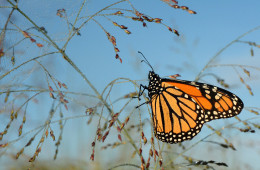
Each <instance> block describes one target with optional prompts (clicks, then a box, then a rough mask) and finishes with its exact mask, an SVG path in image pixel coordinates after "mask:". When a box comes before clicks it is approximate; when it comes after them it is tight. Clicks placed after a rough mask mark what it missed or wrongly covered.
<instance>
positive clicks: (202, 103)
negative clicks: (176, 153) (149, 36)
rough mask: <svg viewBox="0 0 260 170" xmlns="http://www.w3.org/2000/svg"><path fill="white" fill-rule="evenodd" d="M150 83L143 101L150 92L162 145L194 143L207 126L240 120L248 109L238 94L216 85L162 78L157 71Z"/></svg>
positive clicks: (155, 123)
mask: <svg viewBox="0 0 260 170" xmlns="http://www.w3.org/2000/svg"><path fill="white" fill-rule="evenodd" d="M139 53H141V52H139ZM141 54H142V53H141ZM142 55H143V54H142ZM143 57H144V56H143ZM144 58H145V57H144ZM142 61H144V60H142ZM145 62H146V63H147V64H148V65H149V66H150V67H151V65H150V63H149V62H148V61H147V59H146V58H145ZM151 68H152V67H151ZM148 79H149V85H148V86H144V85H142V84H141V85H140V91H139V97H140V96H141V95H142V93H143V92H144V90H148V96H149V98H150V100H149V101H148V103H149V104H150V105H151V109H152V117H153V118H152V119H153V127H154V133H155V136H156V137H157V138H158V139H159V140H161V141H162V142H167V143H179V142H183V141H185V140H191V139H192V138H193V137H194V136H196V135H197V134H198V133H199V132H200V130H201V128H202V126H203V124H204V123H206V122H209V121H211V120H215V119H223V118H230V117H233V116H236V115H238V114H239V113H240V112H241V111H242V109H243V107H244V104H243V102H242V100H241V99H240V98H239V97H237V96H236V95H235V94H233V93H231V92H229V91H227V90H224V89H222V88H219V87H216V86H213V85H209V84H205V83H198V82H193V81H186V80H178V79H166V78H161V77H160V76H159V75H158V74H156V73H155V72H154V70H153V68H152V71H150V72H149V74H148ZM142 88H143V90H141V89H142Z"/></svg>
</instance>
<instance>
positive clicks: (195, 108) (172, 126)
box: [151, 88, 204, 143]
mask: <svg viewBox="0 0 260 170" xmlns="http://www.w3.org/2000/svg"><path fill="white" fill-rule="evenodd" d="M151 107H152V112H153V123H154V129H155V135H156V137H157V138H158V139H159V140H161V141H163V142H168V143H178V142H182V141H184V140H190V139H192V138H193V137H194V136H196V135H197V134H198V133H199V132H200V130H201V128H202V126H203V123H204V110H203V109H202V108H201V107H200V105H199V104H198V103H197V102H196V101H195V100H193V99H192V98H191V97H190V96H189V95H187V94H186V93H184V92H182V91H180V90H177V89H174V88H166V89H165V91H163V92H162V93H161V94H157V95H154V97H153V98H152V99H151Z"/></svg>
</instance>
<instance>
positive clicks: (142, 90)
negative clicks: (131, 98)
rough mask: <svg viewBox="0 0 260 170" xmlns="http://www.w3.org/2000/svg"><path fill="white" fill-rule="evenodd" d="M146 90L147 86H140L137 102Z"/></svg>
mask: <svg viewBox="0 0 260 170" xmlns="http://www.w3.org/2000/svg"><path fill="white" fill-rule="evenodd" d="M142 88H143V89H142ZM147 89H148V87H147V86H144V85H142V84H140V88H139V94H138V99H139V100H141V99H140V96H142V94H143V93H144V91H145V90H147Z"/></svg>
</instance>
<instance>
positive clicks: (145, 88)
mask: <svg viewBox="0 0 260 170" xmlns="http://www.w3.org/2000/svg"><path fill="white" fill-rule="evenodd" d="M147 89H148V87H147V86H144V85H142V84H141V85H140V89H139V94H138V99H139V101H140V100H141V99H140V96H142V95H143V93H144V91H145V90H147ZM149 102H150V101H146V102H144V103H142V104H140V105H138V106H136V108H139V107H140V106H142V105H144V104H148V103H149Z"/></svg>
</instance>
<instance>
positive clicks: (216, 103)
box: [162, 79, 244, 122]
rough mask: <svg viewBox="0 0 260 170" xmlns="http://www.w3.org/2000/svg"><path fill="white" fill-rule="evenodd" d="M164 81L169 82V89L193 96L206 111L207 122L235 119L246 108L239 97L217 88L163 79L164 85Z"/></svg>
mask: <svg viewBox="0 0 260 170" xmlns="http://www.w3.org/2000/svg"><path fill="white" fill-rule="evenodd" d="M164 81H167V82H168V83H167V84H169V85H170V86H168V87H169V88H173V87H175V88H178V89H179V90H181V91H183V92H185V93H187V94H188V95H189V96H191V97H192V98H193V99H194V100H195V101H196V102H197V103H198V104H199V105H200V106H201V107H202V108H203V110H204V111H205V121H206V122H208V121H211V120H214V119H222V118H229V117H234V116H236V115H238V114H239V113H240V112H241V111H242V109H243V107H244V104H243V102H242V100H241V99H240V98H239V97H237V96H236V95H235V94H233V93H231V92H229V91H227V90H224V89H222V88H219V87H216V86H212V85H209V84H204V83H197V82H191V81H183V80H168V79H162V83H163V82H164ZM169 81H170V82H169ZM183 84H185V85H183Z"/></svg>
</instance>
